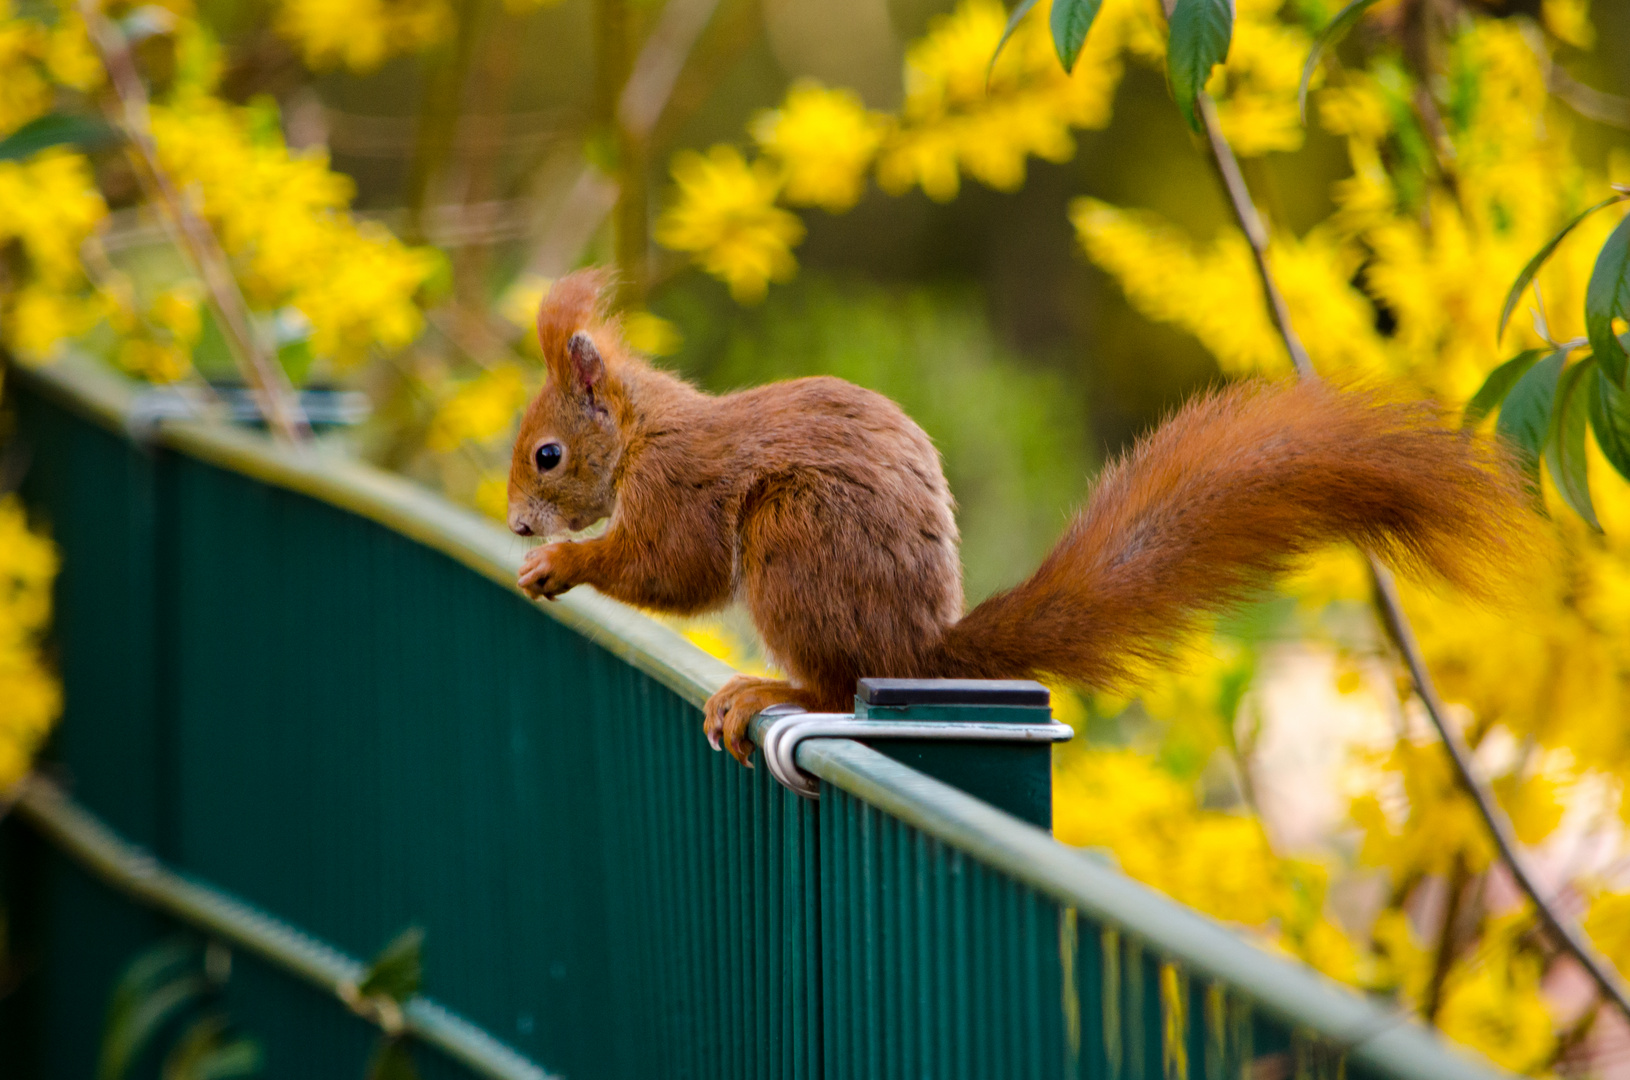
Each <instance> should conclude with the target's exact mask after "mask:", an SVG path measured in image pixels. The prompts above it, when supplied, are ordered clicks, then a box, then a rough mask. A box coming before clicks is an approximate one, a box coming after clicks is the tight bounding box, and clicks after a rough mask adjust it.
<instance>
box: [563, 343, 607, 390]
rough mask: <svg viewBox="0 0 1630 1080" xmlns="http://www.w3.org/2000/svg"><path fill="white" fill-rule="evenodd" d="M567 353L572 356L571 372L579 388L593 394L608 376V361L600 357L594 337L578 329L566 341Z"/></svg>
mask: <svg viewBox="0 0 1630 1080" xmlns="http://www.w3.org/2000/svg"><path fill="white" fill-rule="evenodd" d="M566 355H567V356H568V357H570V358H571V362H572V372H571V373H572V376H573V378H574V380H575V382H576V385H577V387H578V389H580V390H583V391H586V392H588V393H590V394H592V393H593V392H594V390H595V388H596V387H597V386H599V385H600V383H601V382H603V381H604V380H605V377H606V362H605V361H604V360H602V359H600V350H599V349H597V348H595V346H594V339H593V338H591V337H589V335H588V334H587V333H586V332H584V331H582V330H579V331H577V332H576V333H575V334H573V335H572V336H571V339H570V340H568V341H567V342H566Z"/></svg>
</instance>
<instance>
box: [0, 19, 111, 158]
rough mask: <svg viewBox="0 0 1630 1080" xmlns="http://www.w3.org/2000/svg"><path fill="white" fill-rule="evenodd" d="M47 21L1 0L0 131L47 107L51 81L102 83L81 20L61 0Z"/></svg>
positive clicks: (76, 85)
mask: <svg viewBox="0 0 1630 1080" xmlns="http://www.w3.org/2000/svg"><path fill="white" fill-rule="evenodd" d="M52 14H53V15H54V16H55V17H54V20H53V21H52V22H51V23H50V24H49V25H48V24H46V23H44V22H41V21H40V20H38V19H35V18H28V17H21V16H19V15H18V14H17V9H16V5H15V4H14V3H12V2H11V0H0V135H9V134H10V133H11V132H13V131H15V130H16V129H17V128H19V127H22V126H23V125H24V124H26V123H28V121H30V120H33V119H34V118H36V117H38V116H41V115H43V114H44V113H46V112H47V111H49V110H50V108H51V104H52V101H53V99H54V98H55V90H54V89H53V84H57V85H61V86H67V87H69V88H71V89H74V90H80V91H86V90H92V89H94V88H96V87H97V86H99V85H101V82H102V77H103V75H102V65H101V63H100V62H99V61H98V60H97V58H96V53H95V52H94V51H93V50H92V49H91V44H90V41H89V39H88V38H87V37H86V36H85V23H84V20H83V19H81V18H80V17H79V15H78V14H77V13H76V12H75V11H74V10H73V5H72V4H69V3H63V4H61V5H60V7H59V8H58V10H56V11H55V12H52Z"/></svg>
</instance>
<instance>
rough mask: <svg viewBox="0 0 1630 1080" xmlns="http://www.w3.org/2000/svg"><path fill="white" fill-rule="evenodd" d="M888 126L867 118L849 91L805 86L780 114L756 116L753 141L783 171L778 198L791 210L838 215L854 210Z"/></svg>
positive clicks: (871, 116)
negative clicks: (815, 208)
mask: <svg viewBox="0 0 1630 1080" xmlns="http://www.w3.org/2000/svg"><path fill="white" fill-rule="evenodd" d="M886 130H887V121H886V120H885V119H884V118H883V117H881V116H879V115H878V114H876V113H873V112H868V111H867V109H866V106H865V105H864V104H862V103H861V100H860V97H859V95H857V94H855V93H854V92H853V91H852V90H828V89H826V88H825V87H823V86H821V85H820V84H819V83H817V82H813V81H809V80H805V81H802V82H799V83H797V84H796V85H794V86H793V88H792V89H791V90H789V91H787V97H786V100H785V101H784V102H782V105H781V107H780V108H779V109H773V110H770V111H767V112H762V113H760V114H759V115H758V116H757V117H756V118H755V119H754V120H753V125H752V131H753V137H754V138H755V139H757V140H758V144H759V145H760V146H762V147H763V148H764V151H765V153H767V154H769V155H770V156H771V157H773V158H775V159H776V160H777V161H779V162H780V163H781V167H782V168H783V169H784V170H785V186H784V188H783V189H782V196H783V197H784V198H785V199H786V200H787V202H789V203H792V204H793V205H795V206H820V207H823V208H825V209H827V210H830V211H832V212H834V213H839V212H842V211H844V210H847V209H849V208H850V207H851V206H853V205H855V203H856V202H857V201H859V199H860V195H861V192H862V191H864V190H865V186H866V171H867V169H869V168H870V166H871V163H872V158H873V156H874V155H875V154H876V153H877V148H878V146H879V145H880V144H881V143H882V141H883V134H884V132H885V131H886Z"/></svg>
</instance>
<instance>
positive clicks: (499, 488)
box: [474, 473, 509, 521]
mask: <svg viewBox="0 0 1630 1080" xmlns="http://www.w3.org/2000/svg"><path fill="white" fill-rule="evenodd" d="M474 501H475V508H476V509H477V510H479V511H481V512H482V513H483V514H485V515H487V516H488V517H490V518H492V519H493V520H495V521H505V520H507V519H508V518H509V477H507V476H505V475H504V474H503V473H497V474H495V475H493V476H483V477H482V478H481V479H480V481H478V482H477V483H476V485H475V499H474Z"/></svg>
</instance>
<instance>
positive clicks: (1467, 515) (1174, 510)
mask: <svg viewBox="0 0 1630 1080" xmlns="http://www.w3.org/2000/svg"><path fill="white" fill-rule="evenodd" d="M1530 517H1531V511H1530V510H1529V509H1528V504H1527V501H1526V497H1525V495H1524V493H1523V489H1522V484H1521V481H1520V479H1519V478H1518V477H1517V475H1516V473H1515V471H1514V470H1512V469H1511V468H1510V467H1509V465H1507V464H1506V462H1505V461H1504V459H1503V456H1502V455H1501V454H1500V452H1499V451H1498V450H1497V448H1496V447H1495V446H1494V445H1493V444H1492V443H1491V442H1490V441H1488V440H1485V439H1479V438H1476V437H1474V436H1472V435H1470V434H1468V433H1465V432H1461V431H1456V430H1453V429H1451V428H1448V427H1445V426H1444V425H1443V424H1442V423H1441V422H1440V417H1439V415H1438V413H1437V410H1436V409H1435V408H1434V407H1432V406H1430V405H1425V404H1399V403H1397V402H1393V401H1389V400H1386V399H1384V398H1382V397H1381V396H1379V395H1377V394H1375V393H1372V392H1369V391H1363V390H1341V389H1337V388H1334V387H1332V386H1330V385H1328V384H1326V383H1321V382H1314V381H1309V382H1299V383H1294V384H1291V385H1278V384H1263V383H1246V384H1240V385H1236V386H1232V387H1229V388H1228V389H1225V390H1223V391H1221V392H1219V393H1215V394H1211V395H1209V396H1206V397H1203V398H1201V399H1199V400H1197V401H1194V402H1192V403H1190V404H1189V405H1187V406H1185V407H1184V408H1183V409H1182V410H1181V411H1180V412H1178V413H1177V415H1175V416H1174V417H1173V418H1172V419H1171V420H1169V421H1168V422H1167V423H1166V424H1164V425H1162V426H1161V427H1160V428H1159V429H1158V430H1156V431H1155V432H1154V433H1153V434H1152V435H1150V436H1149V437H1147V438H1146V439H1144V440H1143V441H1142V442H1140V443H1139V444H1138V445H1137V447H1136V448H1135V449H1133V450H1132V451H1131V453H1129V454H1128V455H1126V456H1125V457H1124V458H1123V459H1121V460H1120V461H1118V462H1116V463H1115V464H1113V465H1111V466H1109V467H1108V468H1106V469H1105V470H1104V472H1103V475H1102V477H1101V479H1100V480H1099V483H1098V486H1097V490H1096V491H1095V492H1094V493H1093V496H1092V500H1091V502H1090V503H1089V504H1088V505H1087V507H1086V509H1085V510H1083V511H1082V512H1081V514H1080V516H1079V517H1077V518H1076V520H1075V521H1074V522H1073V523H1072V524H1071V525H1070V528H1069V531H1068V532H1067V533H1066V534H1065V536H1064V538H1063V539H1062V540H1061V541H1060V542H1059V544H1058V546H1057V547H1056V548H1054V549H1053V551H1052V553H1051V554H1050V555H1048V556H1047V559H1046V561H1044V562H1043V563H1042V564H1041V567H1040V568H1039V569H1038V570H1037V571H1036V573H1035V574H1034V575H1032V576H1031V578H1030V580H1028V581H1026V582H1025V583H1024V584H1022V585H1019V586H1018V587H1017V588H1014V589H1012V590H1010V591H1008V592H1004V593H998V594H997V595H995V596H992V597H991V598H990V599H988V600H986V601H985V602H984V603H982V604H980V605H979V606H978V607H976V608H974V609H973V610H972V611H971V612H969V613H968V614H967V615H966V616H965V617H964V618H963V619H962V620H961V621H960V622H958V623H957V624H956V625H954V626H952V627H951V628H950V629H949V630H948V631H947V632H946V633H945V636H944V637H943V638H942V639H941V641H940V642H939V644H938V646H937V648H936V649H935V651H934V654H933V656H932V658H931V660H930V663H929V664H928V665H927V666H928V667H930V668H931V669H932V671H931V673H932V674H935V675H944V676H960V677H964V678H1020V677H1036V676H1053V677H1057V678H1060V679H1064V680H1067V681H1070V682H1078V683H1083V684H1086V685H1090V686H1098V687H1108V686H1115V685H1124V684H1125V682H1126V681H1127V679H1128V678H1130V677H1132V676H1134V675H1135V674H1136V673H1137V672H1138V671H1139V670H1140V668H1141V667H1142V666H1143V665H1144V664H1146V663H1148V662H1151V661H1159V660H1160V659H1162V658H1163V657H1165V656H1166V655H1167V653H1168V652H1169V650H1170V649H1171V648H1172V647H1173V646H1174V645H1175V644H1176V643H1178V642H1179V641H1181V639H1182V638H1183V636H1184V634H1185V633H1187V632H1188V631H1190V630H1191V629H1192V628H1193V627H1194V625H1195V624H1196V622H1197V621H1198V620H1199V619H1200V618H1201V617H1202V616H1204V615H1205V614H1206V613H1208V612H1213V611H1217V610H1218V609H1221V608H1225V607H1227V606H1228V605H1230V604H1232V603H1235V602H1238V601H1240V600H1242V599H1245V598H1246V597H1248V596H1249V595H1251V593H1252V592H1253V591H1254V590H1256V589H1258V588H1260V587H1261V586H1262V585H1263V584H1264V583H1265V582H1266V580H1267V578H1268V577H1269V576H1270V575H1272V574H1273V573H1274V572H1276V571H1278V570H1280V569H1282V568H1284V567H1285V565H1286V564H1287V563H1288V562H1290V561H1291V560H1292V559H1293V558H1294V557H1295V556H1297V555H1299V554H1301V553H1303V552H1306V551H1308V550H1310V549H1312V548H1315V547H1317V546H1319V545H1321V544H1325V543H1327V542H1330V541H1335V540H1350V541H1353V542H1354V543H1356V544H1358V545H1360V546H1361V547H1363V548H1365V549H1366V550H1368V551H1371V552H1373V553H1375V554H1376V555H1378V556H1380V557H1381V558H1382V559H1383V560H1385V561H1386V562H1388V563H1391V564H1392V565H1393V566H1395V567H1396V568H1398V569H1401V570H1404V571H1406V572H1407V571H1418V570H1429V571H1433V572H1435V573H1437V574H1438V575H1441V576H1442V577H1443V578H1445V579H1447V580H1448V581H1450V582H1451V583H1452V584H1454V585H1456V586H1459V587H1460V588H1462V589H1465V590H1467V591H1469V592H1471V593H1473V594H1474V595H1483V596H1486V595H1487V594H1488V593H1489V592H1490V591H1491V583H1493V582H1495V581H1498V580H1499V579H1500V577H1501V576H1502V574H1503V572H1504V571H1506V570H1508V569H1509V568H1511V567H1512V566H1513V565H1514V563H1515V560H1516V556H1517V555H1518V554H1519V553H1520V552H1521V551H1523V550H1524V549H1525V548H1526V547H1527V542H1526V539H1525V538H1527V537H1530V536H1532V525H1531V524H1530V522H1529V521H1527V520H1525V519H1527V518H1530Z"/></svg>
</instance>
